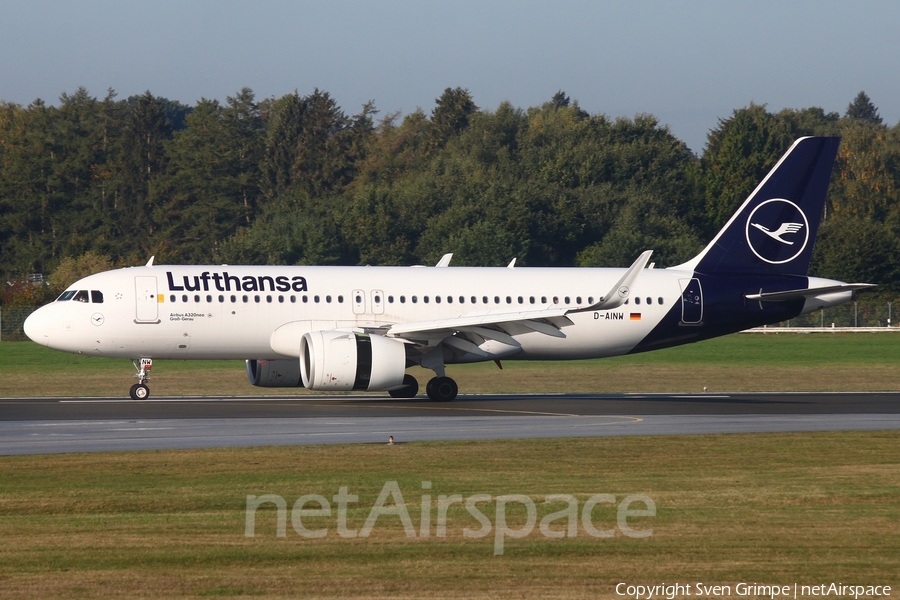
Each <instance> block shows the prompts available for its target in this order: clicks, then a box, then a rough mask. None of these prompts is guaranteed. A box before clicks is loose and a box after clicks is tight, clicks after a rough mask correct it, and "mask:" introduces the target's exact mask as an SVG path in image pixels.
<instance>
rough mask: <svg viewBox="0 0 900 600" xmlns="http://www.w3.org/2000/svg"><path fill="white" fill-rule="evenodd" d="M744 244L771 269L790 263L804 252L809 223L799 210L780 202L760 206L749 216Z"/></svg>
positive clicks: (781, 199)
mask: <svg viewBox="0 0 900 600" xmlns="http://www.w3.org/2000/svg"><path fill="white" fill-rule="evenodd" d="M746 235H747V244H748V245H749V246H750V250H751V251H752V252H753V254H755V255H756V256H757V257H758V258H759V259H760V260H762V261H764V262H767V263H769V264H771V265H781V264H784V263H788V262H791V261H792V260H794V259H795V258H797V257H798V256H800V254H802V253H803V251H804V250H805V249H806V244H807V242H808V241H809V221H808V220H807V219H806V215H805V214H803V211H802V210H800V207H799V206H797V205H796V204H794V203H793V202H791V201H790V200H785V199H783V198H773V199H771V200H766V201H765V202H762V203H760V204H759V205H758V206H757V207H756V208H754V209H753V211H752V212H751V213H750V217H749V218H748V219H747V226H746Z"/></svg>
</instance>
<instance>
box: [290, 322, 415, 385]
mask: <svg viewBox="0 0 900 600" xmlns="http://www.w3.org/2000/svg"><path fill="white" fill-rule="evenodd" d="M405 371H406V348H405V345H404V344H403V342H401V341H398V340H393V339H390V338H386V337H383V336H379V335H371V336H370V335H365V334H360V333H352V332H347V331H311V332H309V333H306V334H304V335H303V337H302V338H301V340H300V377H301V379H302V381H303V385H304V386H305V387H307V388H309V389H311V390H368V391H386V390H393V389H398V388H400V387H403V375H404V372H405Z"/></svg>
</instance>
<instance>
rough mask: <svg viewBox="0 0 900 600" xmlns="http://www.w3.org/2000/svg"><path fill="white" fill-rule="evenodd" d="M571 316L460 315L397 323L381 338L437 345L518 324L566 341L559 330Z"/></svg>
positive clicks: (551, 312)
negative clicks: (459, 334) (467, 334)
mask: <svg viewBox="0 0 900 600" xmlns="http://www.w3.org/2000/svg"><path fill="white" fill-rule="evenodd" d="M568 312H571V309H568V308H551V309H545V310H526V311H517V312H503V313H484V314H475V315H463V316H462V317H458V318H455V319H440V320H437V321H418V322H413V323H397V324H396V325H391V326H389V327H388V328H387V331H386V332H385V335H387V336H388V337H397V338H402V339H407V340H427V339H431V338H434V339H437V340H438V341H440V340H441V339H443V338H444V337H446V336H450V335H453V334H454V333H456V332H459V331H471V332H473V333H474V332H476V330H477V329H483V328H485V327H489V326H500V327H502V326H503V325H509V324H512V323H518V324H520V325H523V326H524V327H526V328H528V329H531V330H532V331H537V332H538V333H543V334H545V335H551V336H553V337H563V338H564V337H566V334H564V333H563V332H562V331H560V328H562V327H565V326H567V325H571V324H572V321H571V320H570V319H569V318H568V317H566V313H568Z"/></svg>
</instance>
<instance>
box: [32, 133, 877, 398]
mask: <svg viewBox="0 0 900 600" xmlns="http://www.w3.org/2000/svg"><path fill="white" fill-rule="evenodd" d="M839 143H840V140H839V139H838V138H831V137H805V138H800V139H798V140H797V141H796V142H794V144H793V145H792V146H791V147H790V148H789V149H788V150H787V152H786V153H785V154H784V156H783V157H782V158H781V159H780V160H779V161H778V163H777V164H776V165H775V166H774V167H773V168H772V170H771V171H770V172H769V173H768V175H767V176H766V177H765V178H764V179H763V180H762V181H761V182H760V183H759V185H758V186H757V187H756V189H755V190H754V191H753V192H752V193H751V194H750V196H749V197H748V198H747V199H746V200H745V201H744V203H743V204H742V205H741V206H740V208H738V210H737V211H736V212H735V213H734V215H733V216H732V217H731V218H730V220H729V221H728V222H727V223H726V224H725V225H724V227H723V228H722V229H721V231H719V233H718V234H717V235H716V236H715V237H714V238H713V239H712V241H710V242H709V244H708V245H707V246H706V247H705V248H704V249H703V250H702V251H701V252H700V253H699V254H698V255H697V256H695V257H694V258H692V259H691V260H689V261H687V262H685V263H683V264H680V265H677V266H673V267H669V268H664V269H657V268H654V265H652V264H650V265H649V266H648V263H649V261H650V256H651V253H652V251H651V250H648V251H646V252H643V253H642V254H641V255H640V256H639V257H638V258H637V260H635V261H634V263H633V264H632V265H631V266H630V267H628V268H627V269H623V268H555V267H554V268H537V267H534V268H532V267H516V266H515V260H513V261H512V262H511V263H510V264H509V265H508V266H507V267H450V266H449V265H450V260H451V255H449V254H448V255H445V256H444V258H442V259H441V261H440V262H439V263H438V264H437V266H435V267H422V266H411V267H410V266H407V267H396V266H391V267H372V266H357V267H327V266H232V265H208V266H168V265H155V264H153V259H152V258H151V259H150V261H149V262H148V263H147V264H146V265H145V266H143V267H129V268H124V269H118V270H114V271H107V272H103V273H98V274H96V275H91V276H89V277H85V278H84V279H81V280H79V281H77V282H75V283H74V284H72V285H71V286H70V287H69V288H68V289H67V290H66V291H65V292H63V293H62V295H60V296H59V298H57V299H56V300H55V301H54V302H51V303H50V304H48V305H46V306H43V307H42V308H40V309H38V310H37V311H36V312H34V313H33V314H31V315H30V316H29V317H28V319H27V320H26V321H25V324H24V329H25V333H26V334H27V335H28V337H29V338H31V339H32V340H34V341H35V342H37V343H39V344H43V345H44V346H48V347H50V348H55V349H57V350H62V351H66V352H72V353H77V354H86V355H91V356H105V357H119V358H130V359H132V360H133V363H134V365H135V369H136V371H137V373H136V374H135V375H134V377H135V378H137V380H138V381H137V383H135V384H134V385H133V386H132V387H131V390H130V396H131V398H133V399H135V400H143V399H146V398H148V397H149V394H150V391H149V387H148V385H147V382H148V381H149V379H150V371H151V369H152V366H153V360H155V359H243V360H245V361H246V368H247V376H248V379H249V381H250V383H251V384H252V385H254V386H259V387H301V386H302V387H305V388H308V389H311V390H321V391H326V390H327V391H332V390H338V391H346V392H349V391H352V390H366V391H370V392H385V391H386V392H388V393H389V394H390V396H392V397H394V398H412V397H414V396H416V394H417V393H418V383H417V381H416V379H415V378H414V377H413V376H412V375H411V374H409V373H407V372H406V371H407V369H408V368H410V367H413V366H417V365H418V366H421V367H424V368H426V369H430V370H432V371H434V375H435V376H434V377H433V378H432V379H431V380H430V381H429V382H428V385H427V386H426V394H427V396H428V398H430V399H431V400H433V401H451V400H453V399H455V398H456V396H457V394H458V391H459V388H458V385H457V383H456V382H455V381H454V380H453V379H452V378H450V377H448V376H447V375H446V371H445V366H446V365H448V364H457V363H471V362H480V361H495V362H497V364H498V366H501V365H502V363H501V362H500V361H502V360H567V359H586V358H601V357H608V356H617V355H623V354H633V353H638V352H646V351H650V350H657V349H660V348H668V347H671V346H677V345H680V344H687V343H691V342H697V341H700V340H705V339H709V338H712V337H716V336H721V335H726V334H730V333H734V332H738V331H741V330H744V329H748V328H752V327H758V326H762V325H769V324H774V323H779V322H782V321H785V320H788V319H792V318H794V317H797V316H798V315H802V314H805V313H809V312H812V311H816V310H819V309H821V308H824V307H831V306H836V305H838V304H841V303H844V302H848V301H850V300H852V299H854V298H855V295H856V293H857V291H858V290H861V289H864V288H867V287H871V286H870V284H862V283H853V284H848V283H843V282H840V281H834V280H830V279H822V278H818V277H810V276H808V270H809V265H810V259H811V256H812V251H813V245H814V242H815V239H816V234H817V232H818V228H819V222H820V219H821V217H822V214H823V211H824V206H825V196H826V192H827V189H828V184H829V180H830V178H831V172H832V168H833V165H834V160H835V156H836V154H837V149H838V145H839ZM501 368H502V367H501Z"/></svg>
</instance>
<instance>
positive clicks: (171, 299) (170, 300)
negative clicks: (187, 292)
mask: <svg viewBox="0 0 900 600" xmlns="http://www.w3.org/2000/svg"><path fill="white" fill-rule="evenodd" d="M169 302H175V294H172V295H171V296H169Z"/></svg>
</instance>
